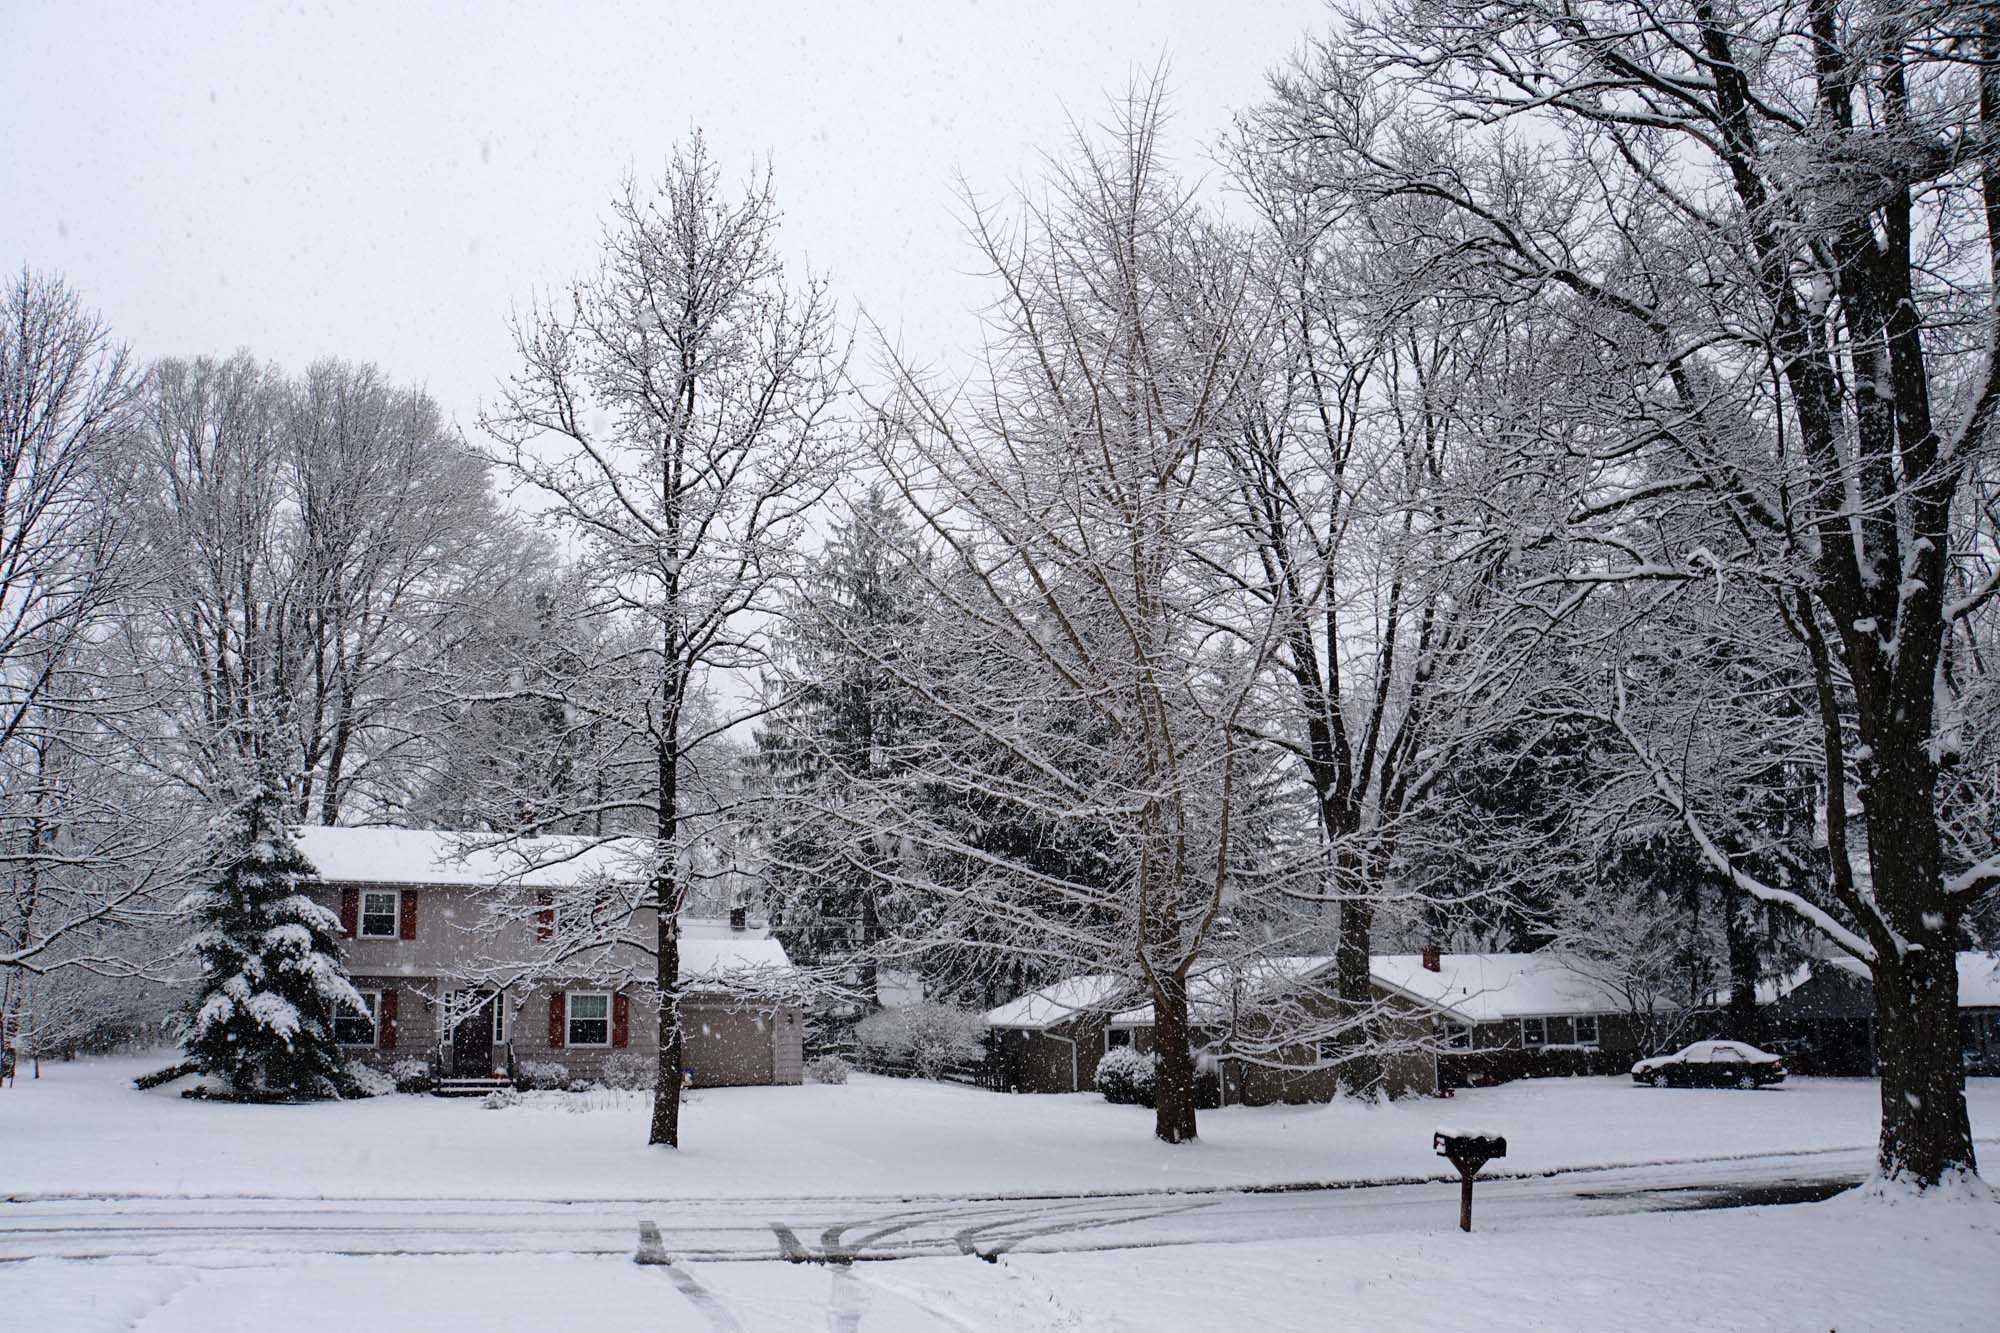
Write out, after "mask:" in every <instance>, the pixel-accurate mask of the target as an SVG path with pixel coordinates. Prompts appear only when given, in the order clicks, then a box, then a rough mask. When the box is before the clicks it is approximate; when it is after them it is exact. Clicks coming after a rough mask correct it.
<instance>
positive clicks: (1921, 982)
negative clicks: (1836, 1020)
mask: <svg viewBox="0 0 2000 1333" xmlns="http://www.w3.org/2000/svg"><path fill="white" fill-rule="evenodd" d="M1875 1024H1876V1032H1877V1034H1878V1037H1877V1051H1878V1052H1879V1055H1880V1058H1881V1062H1882V1080H1881V1081H1882V1142H1881V1147H1880V1150H1879V1155H1878V1156H1879V1168H1880V1170H1881V1173H1882V1175H1883V1176H1884V1177H1885V1178H1888V1179H1892V1180H1895V1179H1901V1180H1905V1181H1908V1182H1910V1183H1911V1184H1914V1185H1916V1186H1917V1187H1918V1188H1920V1189H1928V1188H1930V1187H1931V1186H1934V1185H1938V1184H1941V1183H1943V1182H1944V1181H1946V1180H1948V1179H1949V1178H1951V1177H1952V1176H1955V1175H1958V1174H1960V1173H1972V1172H1977V1171H1978V1169H1979V1163H1978V1160H1977V1158H1976V1157H1975V1155H1974V1150H1973V1146H1972V1122H1971V1120H1970V1119H1969V1118H1968V1116H1967V1114H1966V1109H1965V1068H1964V1064H1963V1055H1962V1052H1961V1050H1960V1045H1959V1034H1958V959H1957V955H1956V953H1955V952H1954V951H1953V950H1951V949H1949V948H1944V949H1919V950H1914V951H1912V952H1910V953H1907V954H1905V955H1903V957H1902V958H1901V959H1898V960H1895V961H1893V962H1890V961H1886V960H1885V961H1884V962H1883V963H1878V964H1877V966H1876V968H1875Z"/></svg>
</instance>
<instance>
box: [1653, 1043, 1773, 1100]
mask: <svg viewBox="0 0 2000 1333" xmlns="http://www.w3.org/2000/svg"><path fill="white" fill-rule="evenodd" d="M1632 1081H1633V1082H1634V1083H1644V1084H1647V1085H1648V1086H1650V1087H1657V1086H1659V1085H1661V1084H1665V1085H1666V1086H1667V1087H1670V1088H1761V1087H1763V1086H1764V1085H1765V1084H1766V1083H1783V1082H1784V1081H1785V1062H1784V1061H1783V1060H1781V1059H1779V1058H1778V1057H1777V1056H1775V1055H1772V1054H1771V1053H1770V1052H1769V1051H1760V1050H1758V1049H1757V1048H1756V1047H1755V1046H1752V1045H1751V1044H1750V1043H1748V1042H1744V1041H1698V1042H1695V1043H1694V1044H1693V1045H1691V1046H1684V1047H1682V1048H1681V1049H1680V1050H1678V1051H1675V1052H1674V1053H1673V1054H1672V1055H1656V1056H1654V1057H1653V1058H1652V1059H1650V1060H1641V1061H1640V1062H1639V1063H1638V1064H1636V1065H1633V1066H1632Z"/></svg>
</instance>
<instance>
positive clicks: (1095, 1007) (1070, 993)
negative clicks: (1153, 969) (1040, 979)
mask: <svg viewBox="0 0 2000 1333" xmlns="http://www.w3.org/2000/svg"><path fill="white" fill-rule="evenodd" d="M1131 993H1132V986H1131V983H1130V982H1128V981H1126V980H1125V979H1124V978H1123V977H1114V976H1111V975H1109V974H1107V973H1101V972H1095V973H1090V974H1088V975H1085V976H1081V977H1070V978H1068V979H1067V980H1064V981H1058V982H1056V983H1054V984H1053V985H1049V986H1044V987H1042V988H1041V989H1040V990H1037V991H1029V992H1028V993H1027V994H1026V995H1023V996H1021V997H1020V998H1019V999H1017V1000H1009V1001H1007V1003H1005V1004H1003V1005H1001V1006H1000V1007H999V1008H997V1009H989V1010H987V1012H986V1026H987V1027H990V1028H1020V1029H1023V1030H1025V1031H1030V1032H1039V1031H1041V1030H1042V1029H1044V1028H1050V1027H1054V1026H1055V1025H1056V1024H1058V1023H1066V1022H1068V1021H1069V1020H1070V1019H1072V1018H1075V1017H1076V1016H1077V1015H1078V1014H1085V1013H1090V1012H1093V1011H1102V1010H1105V1009H1108V1008H1110V1007H1111V1006H1112V1005H1114V1004H1116V1003H1118V1002H1119V1001H1121V1000H1123V999H1126V998H1127V997H1129V996H1130V995H1131Z"/></svg>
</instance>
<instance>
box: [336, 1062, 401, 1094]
mask: <svg viewBox="0 0 2000 1333" xmlns="http://www.w3.org/2000/svg"><path fill="white" fill-rule="evenodd" d="M396 1090H397V1088H396V1080H394V1079H392V1078H390V1077H389V1076H388V1075H387V1074H385V1073H383V1072H382V1071H381V1070H379V1069H371V1068H370V1067H369V1066H367V1065H364V1064H362V1063H361V1062H360V1061H359V1060H350V1061H348V1063H347V1086H346V1087H345V1088H343V1089H342V1090H341V1092H342V1094H343V1095H344V1096H348V1097H385V1096H387V1095H388V1094H390V1093H392V1092H395V1091H396Z"/></svg>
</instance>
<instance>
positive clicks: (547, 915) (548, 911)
mask: <svg viewBox="0 0 2000 1333" xmlns="http://www.w3.org/2000/svg"><path fill="white" fill-rule="evenodd" d="M555 933H556V908H555V904H554V903H552V902H550V901H549V895H548V892H547V890H543V889H538V890H536V891H535V938H536V939H538V940H545V939H548V938H549V937H550V936H551V935H554V934H555Z"/></svg>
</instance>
